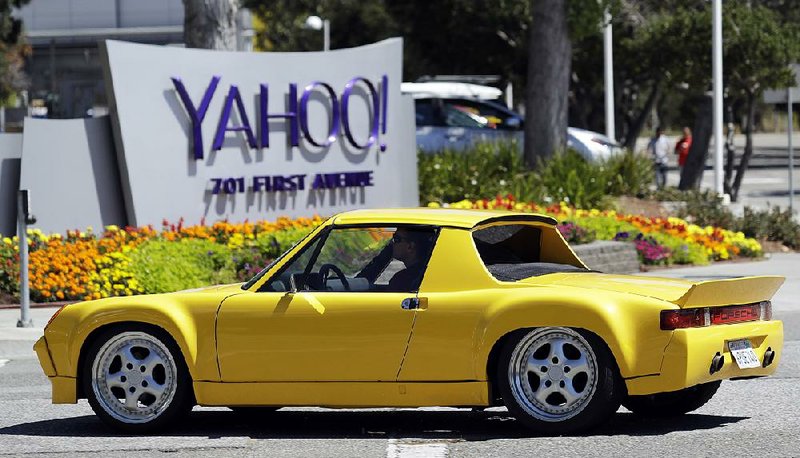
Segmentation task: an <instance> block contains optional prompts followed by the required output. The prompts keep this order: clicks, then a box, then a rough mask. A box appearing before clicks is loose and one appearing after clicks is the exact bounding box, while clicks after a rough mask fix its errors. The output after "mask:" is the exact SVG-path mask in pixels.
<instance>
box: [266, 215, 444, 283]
mask: <svg viewBox="0 0 800 458" xmlns="http://www.w3.org/2000/svg"><path fill="white" fill-rule="evenodd" d="M435 234H436V231H435V229H434V228H432V227H416V226H415V227H355V228H353V227H351V228H347V227H345V228H334V229H332V230H331V231H329V232H328V233H327V234H325V235H324V236H321V237H319V238H318V240H316V241H314V242H313V243H312V244H311V245H309V246H308V247H306V248H305V249H304V250H303V252H302V253H300V254H299V255H298V256H297V257H296V258H295V259H294V260H292V261H291V262H290V263H289V264H288V265H287V266H286V267H284V268H283V269H281V272H279V273H278V274H276V275H275V278H274V279H272V280H270V281H269V282H268V283H267V284H266V286H267V287H266V288H265V290H266V291H288V290H290V289H291V284H292V280H293V281H294V284H295V286H296V287H297V289H298V290H302V291H339V292H345V291H349V292H364V291H373V292H405V291H415V290H416V289H418V288H419V284H420V283H421V281H422V275H423V273H424V271H425V267H426V266H427V263H428V259H429V258H430V253H431V251H432V248H433V242H434V237H435ZM320 244H321V245H320Z"/></svg>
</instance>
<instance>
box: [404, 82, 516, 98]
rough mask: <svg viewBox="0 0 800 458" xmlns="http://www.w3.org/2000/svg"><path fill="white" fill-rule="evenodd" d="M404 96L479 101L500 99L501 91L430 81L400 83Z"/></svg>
mask: <svg viewBox="0 0 800 458" xmlns="http://www.w3.org/2000/svg"><path fill="white" fill-rule="evenodd" d="M400 90H401V91H402V92H403V93H404V94H411V95H412V96H413V97H414V98H417V97H474V98H476V99H479V100H493V99H497V98H500V97H502V95H503V91H501V90H500V89H497V88H496V87H491V86H482V85H480V84H470V83H451V82H444V81H432V82H428V83H401V84H400Z"/></svg>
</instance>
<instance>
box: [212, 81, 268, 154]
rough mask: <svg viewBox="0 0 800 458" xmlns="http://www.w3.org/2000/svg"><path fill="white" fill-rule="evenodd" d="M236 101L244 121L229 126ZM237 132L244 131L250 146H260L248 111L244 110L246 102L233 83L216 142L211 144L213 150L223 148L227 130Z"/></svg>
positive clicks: (220, 120)
mask: <svg viewBox="0 0 800 458" xmlns="http://www.w3.org/2000/svg"><path fill="white" fill-rule="evenodd" d="M234 101H235V102H236V108H238V109H239V116H240V119H241V122H242V125H241V126H233V127H228V123H229V122H230V118H231V109H232V108H233V102H234ZM229 131H232V132H236V131H244V133H245V136H246V137H247V144H248V145H250V148H258V145H257V144H256V137H255V135H253V129H252V128H251V127H250V121H248V119H247V112H245V110H244V103H242V96H241V95H239V88H238V87H236V86H235V85H231V88H230V90H229V91H228V96H227V97H225V106H224V108H223V110H222V117H221V118H219V124H218V125H217V134H216V135H215V136H214V144H213V145H212V146H211V149H213V150H220V149H222V143H223V142H224V141H225V133H226V132H229Z"/></svg>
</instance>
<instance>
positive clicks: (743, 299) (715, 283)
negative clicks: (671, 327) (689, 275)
mask: <svg viewBox="0 0 800 458" xmlns="http://www.w3.org/2000/svg"><path fill="white" fill-rule="evenodd" d="M785 280H786V278H784V277H781V276H778V275H765V276H761V277H742V278H731V279H727V280H709V281H701V282H699V283H695V284H694V285H692V287H691V288H689V291H686V294H684V295H683V296H681V297H680V298H679V299H677V300H675V301H672V302H673V303H674V304H676V305H678V306H679V307H681V308H686V307H709V306H716V305H736V304H752V303H754V302H761V301H768V300H770V299H771V298H772V295H773V294H775V292H776V291H778V288H780V287H781V285H782V284H783V282H784V281H785Z"/></svg>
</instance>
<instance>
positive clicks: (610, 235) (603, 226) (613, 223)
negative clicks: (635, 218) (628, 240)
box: [575, 216, 637, 240]
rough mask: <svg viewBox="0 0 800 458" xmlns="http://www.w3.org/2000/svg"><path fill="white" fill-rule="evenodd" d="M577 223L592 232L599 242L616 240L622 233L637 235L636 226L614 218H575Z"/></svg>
mask: <svg viewBox="0 0 800 458" xmlns="http://www.w3.org/2000/svg"><path fill="white" fill-rule="evenodd" d="M575 222H576V223H577V224H578V225H579V226H580V227H582V228H584V229H586V230H587V231H590V232H592V233H593V234H594V235H595V237H596V238H597V239H598V240H614V237H616V236H617V234H619V233H620V232H628V233H635V232H636V231H637V229H636V226H634V225H633V224H631V223H628V222H625V221H620V220H618V219H617V218H616V217H613V216H589V217H582V218H575Z"/></svg>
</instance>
